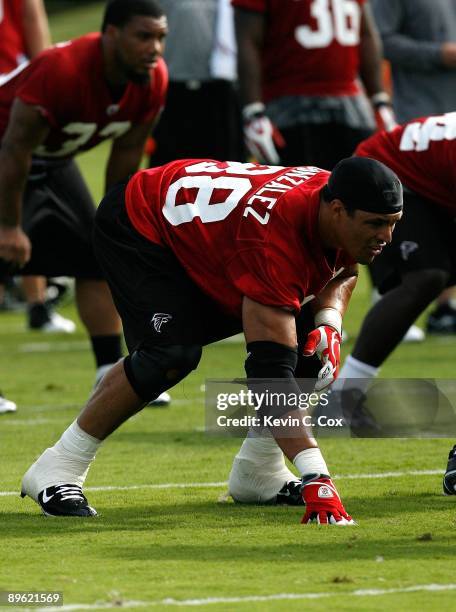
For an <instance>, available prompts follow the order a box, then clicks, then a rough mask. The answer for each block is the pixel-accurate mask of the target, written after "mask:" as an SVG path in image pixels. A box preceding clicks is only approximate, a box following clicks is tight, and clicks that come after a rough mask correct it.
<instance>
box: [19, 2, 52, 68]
mask: <svg viewBox="0 0 456 612" xmlns="http://www.w3.org/2000/svg"><path fill="white" fill-rule="evenodd" d="M23 15H24V17H23V29H24V39H25V44H26V48H27V55H28V57H30V58H34V57H35V56H36V55H38V53H40V52H41V51H43V49H46V48H47V47H49V46H50V44H51V36H50V33H49V25H48V20H47V16H46V11H45V8H44V5H43V1H42V0H26V2H25V3H24V11H23Z"/></svg>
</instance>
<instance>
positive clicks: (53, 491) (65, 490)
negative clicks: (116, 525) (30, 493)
mask: <svg viewBox="0 0 456 612" xmlns="http://www.w3.org/2000/svg"><path fill="white" fill-rule="evenodd" d="M21 496H22V497H25V493H21ZM38 503H39V505H40V506H41V510H42V511H43V513H44V514H45V515H46V516H97V511H96V510H95V508H92V507H91V506H89V504H88V502H87V499H86V497H85V495H84V494H83V493H82V489H81V487H79V486H78V485H74V484H64V485H57V486H55V487H47V489H44V491H41V493H39V494H38Z"/></svg>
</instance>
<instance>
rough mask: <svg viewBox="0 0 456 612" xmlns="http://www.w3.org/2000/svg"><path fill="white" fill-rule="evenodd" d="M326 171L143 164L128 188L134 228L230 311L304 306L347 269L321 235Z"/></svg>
mask: <svg viewBox="0 0 456 612" xmlns="http://www.w3.org/2000/svg"><path fill="white" fill-rule="evenodd" d="M328 176H329V172H326V171H325V170H320V168H314V167H310V166H309V167H297V168H284V167H283V166H262V165H259V164H250V163H249V164H241V163H239V162H218V161H213V160H196V159H187V160H178V161H175V162H171V163H170V164H167V165H165V166H161V167H159V168H152V169H149V170H143V171H140V172H138V173H137V174H135V175H134V176H133V178H132V179H130V181H129V183H128V186H127V191H126V207H127V213H128V216H129V218H130V220H131V222H132V224H133V225H134V227H135V228H136V230H137V231H138V232H139V233H141V234H142V235H143V236H145V237H146V238H147V239H149V240H151V241H152V242H155V243H158V244H162V245H164V246H166V247H168V248H170V249H171V250H172V251H173V252H174V253H175V255H176V257H177V258H178V260H179V261H180V263H181V264H182V266H183V267H184V268H185V269H186V270H187V272H188V274H189V276H190V277H191V278H192V279H193V281H194V282H195V283H196V284H197V285H198V286H199V287H200V288H201V289H202V290H203V291H204V292H205V293H206V294H208V295H209V296H211V297H212V298H213V299H214V300H215V301H216V302H218V303H219V304H220V305H221V306H222V307H223V308H224V309H225V310H226V311H227V312H229V313H230V314H235V315H237V316H240V315H241V305H242V297H243V296H247V297H250V298H251V299H252V300H255V301H257V302H260V303H261V304H267V305H271V306H281V307H287V308H291V309H293V310H294V311H299V309H300V307H301V305H302V303H303V302H304V301H310V299H312V297H314V296H315V295H317V294H318V293H319V292H320V291H321V290H322V289H323V287H324V286H325V285H326V284H327V283H328V281H329V280H331V278H333V276H334V275H335V274H336V273H337V271H340V269H341V268H343V267H345V266H347V265H350V264H352V263H353V262H352V261H351V260H350V258H349V257H348V255H347V254H346V253H344V252H342V251H336V252H333V253H331V254H327V253H326V254H325V252H324V251H323V246H322V244H321V240H320V236H319V234H318V212H319V203H320V190H321V188H322V186H323V185H325V184H326V183H327V181H328Z"/></svg>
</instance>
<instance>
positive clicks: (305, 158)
mask: <svg viewBox="0 0 456 612" xmlns="http://www.w3.org/2000/svg"><path fill="white" fill-rule="evenodd" d="M280 131H281V133H282V135H283V137H284V139H285V143H286V146H285V147H284V148H283V149H279V155H280V163H281V164H282V165H283V166H303V165H312V166H317V167H318V168H325V169H326V170H332V169H333V168H334V166H335V165H336V164H337V162H339V161H340V160H341V159H343V158H345V157H350V156H351V155H353V152H354V150H355V149H356V147H357V146H358V145H359V143H360V142H361V141H363V140H365V139H366V138H368V137H369V136H371V135H372V131H371V130H369V129H361V128H352V127H350V126H348V125H343V124H340V123H334V122H333V123H316V124H310V123H306V124H298V125H294V126H292V127H289V128H281V130H280Z"/></svg>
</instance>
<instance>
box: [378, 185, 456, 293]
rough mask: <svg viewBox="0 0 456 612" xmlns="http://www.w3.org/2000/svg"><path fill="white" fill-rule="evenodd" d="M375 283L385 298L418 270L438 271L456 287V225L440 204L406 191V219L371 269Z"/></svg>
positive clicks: (449, 284)
mask: <svg viewBox="0 0 456 612" xmlns="http://www.w3.org/2000/svg"><path fill="white" fill-rule="evenodd" d="M369 268H370V272H371V276H372V282H373V284H374V286H375V287H376V288H377V289H378V291H379V292H380V293H381V294H383V293H386V292H387V291H389V290H390V289H393V288H394V287H397V286H398V285H399V284H400V283H401V280H402V277H403V276H404V275H405V274H407V273H408V272H414V271H417V270H426V269H427V270H429V269H438V270H444V271H445V272H447V273H448V274H449V275H450V279H449V281H448V286H449V287H450V286H452V285H454V284H455V283H456V222H455V219H453V218H451V217H450V215H448V214H447V213H445V212H444V211H443V210H442V209H441V208H440V207H439V206H438V205H437V204H434V203H433V202H430V201H428V200H425V199H424V198H422V197H420V196H418V195H417V194H415V193H412V192H411V191H408V190H407V189H406V190H405V191H404V216H403V218H402V219H401V221H399V223H398V224H397V225H396V228H395V230H394V232H393V241H392V242H391V244H390V245H388V246H387V247H385V249H384V251H383V253H382V254H381V255H380V256H379V257H376V258H375V259H374V261H373V262H372V263H371V264H370V266H369Z"/></svg>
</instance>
